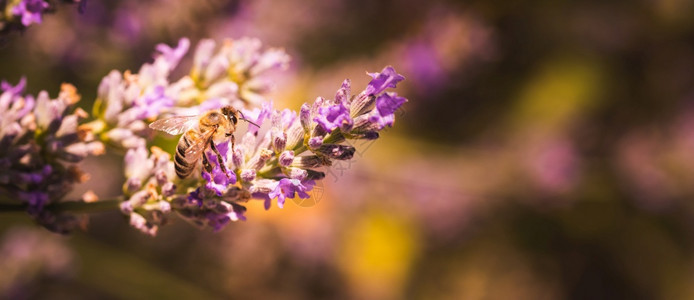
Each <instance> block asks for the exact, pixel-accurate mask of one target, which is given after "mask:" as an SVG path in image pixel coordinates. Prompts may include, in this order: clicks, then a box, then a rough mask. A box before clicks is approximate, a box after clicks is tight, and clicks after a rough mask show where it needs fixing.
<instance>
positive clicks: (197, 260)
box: [0, 0, 694, 299]
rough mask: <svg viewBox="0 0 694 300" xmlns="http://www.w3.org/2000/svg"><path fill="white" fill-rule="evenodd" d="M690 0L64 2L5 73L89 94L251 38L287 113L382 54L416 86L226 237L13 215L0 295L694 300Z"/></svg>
mask: <svg viewBox="0 0 694 300" xmlns="http://www.w3.org/2000/svg"><path fill="white" fill-rule="evenodd" d="M693 6H694V3H692V2H689V1H680V0H652V1H635V2H630V3H627V2H618V1H613V2H601V1H587V2H580V3H573V2H566V1H535V2H534V3H521V2H517V1H466V2H458V1H444V0H441V1H430V2H426V3H424V2H421V1H411V0H400V1H366V0H358V1H346V0H329V1H315V0H314V1H296V0H287V1H268V0H260V1H222V0H205V1H202V0H201V1H173V0H158V1H148V2H143V1H136V0H125V1H116V2H113V1H103V0H90V1H89V2H88V5H87V7H86V11H85V13H84V14H79V13H78V12H77V9H76V6H74V5H59V6H57V11H56V13H55V14H52V15H47V16H45V18H44V20H43V23H42V24H40V25H33V26H31V27H30V28H28V30H26V31H25V32H24V33H23V34H13V35H11V36H9V37H8V39H7V40H6V41H5V42H4V43H3V45H2V47H1V48H0V61H2V67H0V78H2V79H5V80H8V81H10V82H17V81H18V80H19V79H20V78H21V77H22V76H26V77H27V79H28V89H27V90H28V92H30V93H33V94H35V93H36V92H38V91H39V90H43V89H46V90H48V91H49V92H50V93H51V94H52V95H53V94H57V91H58V89H59V86H60V83H62V82H70V83H72V84H74V85H75V86H76V87H77V88H78V90H79V92H80V93H81V94H82V96H83V101H82V104H81V105H83V107H84V108H85V109H88V108H90V107H91V103H92V101H93V99H94V98H95V95H96V87H97V85H98V83H99V81H100V80H101V78H102V77H103V76H105V75H106V74H107V73H108V72H109V71H110V70H112V69H118V70H126V69H131V70H137V69H138V68H139V66H140V65H141V64H143V63H144V62H147V61H149V60H150V59H151V55H152V53H153V49H154V46H155V45H156V44H158V43H162V42H163V43H167V44H170V45H171V44H175V43H176V41H178V39H179V38H181V37H189V38H191V40H192V42H193V44H195V42H197V41H198V40H200V39H202V38H214V39H216V40H222V39H224V38H240V37H243V36H250V37H257V38H260V39H261V40H262V41H263V43H264V44H265V45H267V46H269V47H284V48H285V49H286V50H287V52H288V53H289V54H291V55H292V59H293V60H292V63H291V67H290V70H288V71H286V72H284V73H281V74H278V76H277V77H276V78H275V79H276V82H277V86H276V87H275V91H274V92H273V94H272V96H271V98H272V99H273V101H274V103H275V106H276V107H278V108H283V107H286V108H291V109H295V110H296V109H298V108H299V107H300V105H301V104H302V103H303V102H307V101H312V100H313V99H315V97H317V96H326V97H332V96H333V95H334V93H335V90H337V88H339V85H340V83H341V82H342V80H344V79H345V78H350V79H352V83H353V86H364V85H365V84H366V83H367V82H368V80H369V77H368V76H366V75H365V73H364V72H365V71H370V72H373V71H378V70H381V68H382V67H383V66H385V65H392V66H393V67H395V69H396V70H398V72H399V73H401V74H403V75H404V76H405V77H406V80H405V81H404V82H402V84H401V85H400V86H399V91H398V92H399V93H400V94H403V95H404V96H405V97H407V98H409V99H410V102H409V103H407V104H406V105H405V106H404V107H403V109H402V110H400V111H399V112H398V113H396V116H397V118H398V120H397V121H396V123H395V126H394V127H393V128H392V129H388V130H387V132H386V133H384V134H382V138H380V139H379V140H378V141H376V142H374V143H371V142H364V143H362V144H357V145H355V146H356V147H357V153H356V155H355V160H354V161H352V162H351V163H349V162H345V163H342V164H335V165H333V166H332V167H331V168H329V169H326V170H325V172H326V174H327V177H326V179H325V180H324V181H323V182H322V183H321V184H320V185H319V186H317V188H316V190H315V191H314V192H313V193H314V194H313V197H312V198H311V199H309V200H311V201H308V200H307V202H301V203H299V202H297V203H289V204H287V205H286V206H285V208H284V209H282V210H280V209H278V208H277V207H273V208H272V209H270V210H269V211H265V210H264V209H263V208H262V203H261V202H257V203H251V204H250V205H249V211H248V214H247V217H248V221H246V222H239V223H234V224H231V225H229V226H227V227H226V228H225V229H224V230H223V231H221V232H218V233H213V232H210V231H201V230H198V229H197V228H195V227H193V226H190V225H189V224H186V223H185V222H184V221H183V220H181V219H174V220H173V222H172V224H170V225H169V226H165V227H163V228H162V229H161V231H160V233H159V235H158V236H157V237H156V238H151V237H148V236H145V235H143V234H141V233H140V232H138V231H136V230H134V229H132V228H130V227H129V225H128V222H127V220H125V219H124V217H123V216H122V215H121V214H120V212H111V213H103V214H95V215H92V217H91V220H90V224H89V226H88V227H87V228H86V230H85V231H83V232H76V233H75V234H73V235H71V236H67V237H63V236H57V235H53V234H51V233H48V232H46V231H45V230H43V229H41V228H40V227H38V226H35V225H34V224H31V222H30V219H29V218H27V217H26V216H23V215H21V214H17V215H7V214H5V215H3V216H2V217H1V218H0V254H2V255H0V270H2V271H1V272H0V295H3V296H0V298H1V297H9V298H13V299H62V298H69V299H92V298H100V299H153V298H171V299H174V298H191V299H192V298H195V299H198V298H203V299H207V298H210V299H213V298H236V299H250V298H253V299H257V298H274V299H306V298H331V299H334V298H338V299H341V298H355V299H398V298H422V299H436V298H443V299H450V298H456V299H624V298H629V299H634V298H635V299H641V298H644V299H689V298H694V285H693V284H692V283H694V255H693V254H694V249H693V248H694V247H693V246H694V230H693V229H694V222H692V220H694V202H693V200H692V199H694V198H693V197H694V184H692V183H693V182H694V39H693V38H692V37H694V19H692V18H691V17H690V15H691V13H690V12H692V11H693V10H692V9H694V7H693ZM190 60H191V58H190V57H187V58H186V60H184V62H183V64H184V65H185V66H189V65H190ZM181 69H183V70H185V69H186V68H185V67H184V68H181ZM85 169H86V170H87V171H89V172H90V173H91V175H92V179H91V180H90V181H88V182H87V183H85V184H84V186H83V187H79V188H78V190H79V191H75V194H76V195H79V192H80V191H82V192H83V191H84V190H86V189H93V190H94V191H95V192H96V193H97V194H98V195H99V196H100V197H101V198H108V197H112V196H116V195H118V194H119V193H120V192H121V186H122V182H123V175H122V166H121V159H120V157H119V156H118V155H111V156H105V157H99V158H96V159H91V160H88V161H86V162H85ZM21 249H28V250H21ZM49 249H54V250H49Z"/></svg>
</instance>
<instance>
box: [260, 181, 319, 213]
mask: <svg viewBox="0 0 694 300" xmlns="http://www.w3.org/2000/svg"><path fill="white" fill-rule="evenodd" d="M315 184H316V183H315V182H314V181H313V180H307V181H303V182H302V181H301V180H298V179H289V178H283V179H281V180H280V182H279V184H278V185H277V187H275V189H274V190H273V191H272V192H270V194H268V196H270V198H277V206H279V207H280V208H283V207H284V201H285V199H286V198H294V195H298V196H299V198H301V199H306V198H308V197H310V196H309V194H308V193H306V192H308V191H310V190H311V189H313V186H314V185H315Z"/></svg>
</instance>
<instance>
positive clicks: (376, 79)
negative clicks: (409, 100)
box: [362, 66, 405, 95]
mask: <svg viewBox="0 0 694 300" xmlns="http://www.w3.org/2000/svg"><path fill="white" fill-rule="evenodd" d="M367 74H369V76H371V77H373V80H371V82H369V84H368V85H367V86H366V89H365V90H364V92H362V93H364V94H366V95H378V94H380V93H381V92H383V91H385V90H386V89H387V88H389V87H391V88H395V86H396V84H397V83H398V82H400V81H403V80H404V79H405V77H404V76H402V75H400V74H398V73H396V72H395V69H393V67H391V66H387V67H385V68H383V71H381V73H377V72H374V73H367Z"/></svg>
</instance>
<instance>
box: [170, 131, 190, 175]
mask: <svg viewBox="0 0 694 300" xmlns="http://www.w3.org/2000/svg"><path fill="white" fill-rule="evenodd" d="M189 147H190V141H189V140H188V134H184V135H183V136H182V137H181V139H180V140H178V145H177V146H176V156H175V157H174V166H175V167H176V175H178V177H179V178H186V177H188V176H190V174H191V173H193V169H195V163H194V162H190V161H189V160H187V159H186V150H188V148H189Z"/></svg>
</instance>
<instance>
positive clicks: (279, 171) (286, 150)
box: [124, 67, 407, 233]
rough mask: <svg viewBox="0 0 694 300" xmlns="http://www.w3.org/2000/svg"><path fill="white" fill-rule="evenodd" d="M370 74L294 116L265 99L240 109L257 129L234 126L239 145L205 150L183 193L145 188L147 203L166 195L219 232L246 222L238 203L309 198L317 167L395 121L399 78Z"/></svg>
mask: <svg viewBox="0 0 694 300" xmlns="http://www.w3.org/2000/svg"><path fill="white" fill-rule="evenodd" d="M369 75H371V76H372V77H373V80H372V81H371V82H370V83H369V84H368V85H367V87H366V88H365V89H364V90H363V91H361V92H360V93H359V94H357V95H354V96H352V95H351V92H350V89H351V86H350V82H349V80H345V82H344V83H343V84H342V86H341V88H340V89H339V90H338V92H337V94H336V96H335V99H333V100H326V99H324V98H321V97H319V98H318V99H316V101H315V102H313V103H312V104H311V105H309V104H304V105H303V106H302V109H301V111H300V113H297V112H295V111H291V110H289V109H284V110H276V109H273V108H272V105H271V104H270V103H267V102H266V103H264V104H263V106H262V108H255V109H248V110H245V111H244V116H245V117H246V118H247V119H248V120H249V121H250V122H253V123H254V124H255V125H258V126H259V127H255V126H249V127H248V129H247V130H246V132H245V133H243V134H242V133H241V132H238V131H237V134H238V135H239V136H240V137H241V139H240V143H238V144H232V143H231V141H224V142H222V143H219V144H217V145H216V147H217V150H218V151H219V155H221V159H219V158H218V157H217V155H216V154H215V152H213V151H212V150H208V151H206V153H205V154H204V155H207V160H208V161H209V162H210V164H211V168H209V169H205V168H202V170H201V172H200V176H199V177H197V181H193V182H192V183H191V182H189V183H188V185H187V186H186V187H184V188H183V189H179V192H183V193H185V196H183V195H175V194H174V195H170V196H169V198H161V197H162V196H165V194H162V193H157V192H148V195H149V196H148V199H149V200H148V202H146V203H150V204H151V205H152V206H151V207H152V209H153V210H156V211H157V214H159V213H160V212H162V211H163V210H161V209H159V208H158V206H157V205H155V203H160V202H161V199H168V201H171V203H172V208H173V211H176V212H178V213H179V214H180V215H181V216H183V217H184V218H186V219H188V220H190V221H191V222H193V223H195V224H199V225H203V226H205V225H207V226H210V227H212V228H214V229H215V230H218V229H220V228H221V227H222V226H223V225H225V224H226V223H228V222H229V221H235V220H239V219H244V216H243V212H244V211H245V210H246V208H245V207H244V206H242V203H243V202H246V201H249V200H250V199H259V200H262V201H264V203H265V208H266V209H269V208H270V207H271V203H272V201H273V200H275V201H276V203H277V206H279V207H280V208H282V207H283V206H284V203H285V201H286V199H287V198H295V197H299V198H304V199H305V198H308V197H309V194H308V192H309V191H311V189H312V188H313V187H314V185H315V181H316V180H321V179H323V178H324V177H325V174H324V173H323V172H320V171H318V170H317V169H318V168H320V167H322V166H330V165H331V163H332V161H333V160H349V159H351V158H352V156H353V155H354V152H355V148H354V147H353V146H351V145H349V144H347V143H346V142H347V141H348V140H354V139H376V138H378V136H379V134H378V132H379V131H381V130H382V129H383V128H385V127H386V126H392V125H393V122H394V113H395V111H396V110H397V109H399V107H400V106H401V105H402V104H403V103H404V102H406V101H407V100H406V99H405V98H402V97H398V96H397V94H395V93H391V92H385V90H386V89H387V88H390V87H392V88H394V87H395V86H396V84H397V83H398V82H399V81H401V80H403V79H404V78H403V77H402V76H401V75H399V74H397V73H396V72H395V70H394V69H393V68H392V67H386V68H385V69H383V71H382V72H380V73H373V74H369ZM152 159H153V158H152ZM220 162H221V163H222V164H223V166H222V165H220ZM151 164H152V163H147V164H145V163H137V165H138V166H141V168H142V170H143V172H147V171H146V170H152V168H151V166H150V165H151ZM170 168H171V166H170V165H169V172H170ZM155 169H156V168H155ZM148 174H149V175H148V176H155V175H154V173H152V172H149V173H148ZM161 177H162V178H163V177H164V176H161ZM194 177H196V176H194ZM130 178H131V179H129V181H130V180H132V178H139V177H137V176H136V175H132V176H131V177H130ZM152 178H153V177H152ZM166 178H170V176H169V177H166ZM137 180H138V182H139V179H137ZM162 182H163V181H162ZM158 184H159V185H160V184H161V183H158ZM152 186H157V184H152ZM148 190H154V189H148ZM133 201H134V202H138V201H140V199H139V198H138V199H136V200H132V198H131V200H129V201H128V202H126V203H128V204H126V205H127V208H126V209H124V212H126V213H131V220H132V210H131V209H130V207H131V204H130V203H132V202H133ZM143 203H145V202H143ZM138 218H139V217H138ZM159 219H160V216H157V218H154V219H151V220H149V219H148V220H147V221H143V223H142V224H146V226H145V227H144V231H145V232H147V233H151V231H150V230H151V228H156V225H158V224H159V222H158V220H159ZM136 226H137V225H136ZM138 228H139V227H138ZM141 229H142V228H141Z"/></svg>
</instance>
